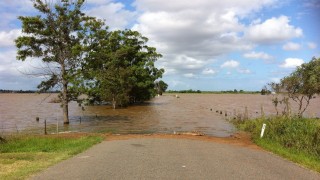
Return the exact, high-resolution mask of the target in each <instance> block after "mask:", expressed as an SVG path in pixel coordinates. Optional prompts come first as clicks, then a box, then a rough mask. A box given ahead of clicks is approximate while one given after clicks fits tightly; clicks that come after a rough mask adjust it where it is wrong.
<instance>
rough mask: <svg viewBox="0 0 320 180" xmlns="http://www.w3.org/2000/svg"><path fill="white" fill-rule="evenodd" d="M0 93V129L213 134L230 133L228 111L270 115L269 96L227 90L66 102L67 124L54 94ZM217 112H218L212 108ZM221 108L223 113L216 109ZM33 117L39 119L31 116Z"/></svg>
mask: <svg viewBox="0 0 320 180" xmlns="http://www.w3.org/2000/svg"><path fill="white" fill-rule="evenodd" d="M47 96H48V95H46V94H0V133H1V132H6V131H21V130H25V129H33V130H35V129H38V131H40V132H41V131H42V129H43V126H44V120H46V121H47V124H48V128H49V130H50V131H52V132H54V131H56V127H57V122H58V125H59V126H58V128H59V129H58V130H59V131H82V132H112V133H173V132H174V131H177V132H179V131H200V132H202V133H205V134H207V135H212V136H229V135H230V134H232V133H233V132H234V127H233V126H232V125H231V124H230V123H228V122H227V121H226V118H230V117H232V116H233V114H234V113H235V112H236V113H243V112H244V109H245V107H248V111H249V116H250V117H257V116H260V111H261V106H263V109H264V112H265V114H266V115H270V114H275V109H274V107H273V106H272V103H271V97H270V96H261V95H242V94H239V95H233V94H231V95H227V94H180V95H179V96H180V98H175V96H174V95H164V96H161V97H156V98H154V99H153V100H151V101H150V102H148V103H145V104H141V105H136V106H131V107H129V108H126V109H117V110H113V109H112V108H111V107H110V106H86V107H85V108H84V110H83V109H82V108H81V107H79V106H78V104H77V103H75V102H71V103H70V105H69V108H70V112H69V115H70V125H69V126H64V125H63V124H62V122H63V120H62V110H61V108H60V104H53V103H48V102H49V101H50V100H51V99H52V98H54V97H55V96H56V95H51V96H50V97H47ZM319 100H320V98H316V99H313V100H312V102H311V104H310V107H309V109H308V111H307V112H306V113H305V114H306V115H307V116H317V117H320V112H319V111H320V101H319ZM216 111H218V113H217V112H216ZM220 111H222V114H220ZM36 117H39V118H40V121H39V122H37V121H36Z"/></svg>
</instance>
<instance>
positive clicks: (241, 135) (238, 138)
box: [42, 132, 262, 150]
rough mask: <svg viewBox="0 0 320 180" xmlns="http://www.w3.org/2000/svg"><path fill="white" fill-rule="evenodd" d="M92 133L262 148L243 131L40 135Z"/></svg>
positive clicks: (73, 134)
mask: <svg viewBox="0 0 320 180" xmlns="http://www.w3.org/2000/svg"><path fill="white" fill-rule="evenodd" d="M92 135H94V136H102V137H104V139H105V141H118V140H128V139H135V138H160V139H190V140H197V141H206V142H215V143H221V144H230V145H236V146H242V147H247V148H250V149H256V150H262V148H260V147H259V146H257V145H255V144H254V143H253V142H252V140H251V136H250V134H248V133H245V132H238V133H236V134H233V135H231V136H229V137H213V136H206V135H203V134H199V133H194V132H191V133H190V132H186V133H177V134H99V133H77V132H70V133H62V134H58V135H57V134H55V135H42V136H46V137H48V136H50V137H57V138H59V137H62V138H80V137H84V136H92Z"/></svg>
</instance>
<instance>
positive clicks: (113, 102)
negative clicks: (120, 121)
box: [112, 98, 117, 109]
mask: <svg viewBox="0 0 320 180" xmlns="http://www.w3.org/2000/svg"><path fill="white" fill-rule="evenodd" d="M112 107H113V109H116V108H117V101H116V100H115V98H112Z"/></svg>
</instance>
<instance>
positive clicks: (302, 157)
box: [234, 117, 320, 172]
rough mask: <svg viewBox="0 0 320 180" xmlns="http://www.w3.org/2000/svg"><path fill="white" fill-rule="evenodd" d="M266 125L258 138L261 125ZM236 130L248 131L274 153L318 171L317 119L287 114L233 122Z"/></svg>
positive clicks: (319, 133) (319, 125) (319, 126)
mask: <svg viewBox="0 0 320 180" xmlns="http://www.w3.org/2000/svg"><path fill="white" fill-rule="evenodd" d="M263 123H265V124H266V129H265V133H264V136H263V138H260V133H261V128H262V124H263ZM234 124H235V125H236V127H237V128H238V129H239V130H242V131H247V132H250V133H251V135H252V139H253V141H254V142H255V143H256V144H257V145H259V146H261V147H263V148H264V149H267V150H269V151H271V152H273V153H275V154H278V155H280V156H282V157H284V158H286V159H289V160H291V161H293V162H296V163H298V164H300V165H302V166H304V167H307V168H310V169H313V170H315V171H317V172H320V120H319V119H301V118H286V117H271V118H266V119H264V118H260V119H254V120H248V121H237V120H235V121H234Z"/></svg>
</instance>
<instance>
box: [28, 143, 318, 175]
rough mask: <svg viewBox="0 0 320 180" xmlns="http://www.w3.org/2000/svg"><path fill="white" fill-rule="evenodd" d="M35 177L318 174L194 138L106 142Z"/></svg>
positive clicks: (263, 155) (257, 152)
mask: <svg viewBox="0 0 320 180" xmlns="http://www.w3.org/2000/svg"><path fill="white" fill-rule="evenodd" d="M31 179H59V180H60V179H66V180H72V179H77V180H79V179H88V180H89V179H90V180H91V179H112V180H113V179H130V180H131V179H152V180H153V179H166V180H167V179H183V180H187V179H197V180H199V179H272V180H275V179H281V180H283V179H317V180H320V174H319V173H316V172H314V171H311V170H308V169H305V168H302V167H300V166H298V165H296V164H294V163H292V162H289V161H287V160H284V159H282V158H280V157H278V156H276V155H273V154H271V153H268V152H265V151H262V150H257V149H252V148H247V147H241V146H236V145H230V144H221V143H215V142H206V141H197V140H190V139H161V138H140V139H128V140H117V141H104V142H102V143H100V144H98V145H96V146H94V147H92V148H91V149H89V150H87V151H86V152H84V153H81V154H79V155H77V156H75V157H74V158H71V159H68V160H66V161H63V162H61V163H59V164H57V165H54V166H52V167H50V168H49V169H47V170H45V171H43V172H41V173H39V174H37V175H35V176H33V177H31Z"/></svg>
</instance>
